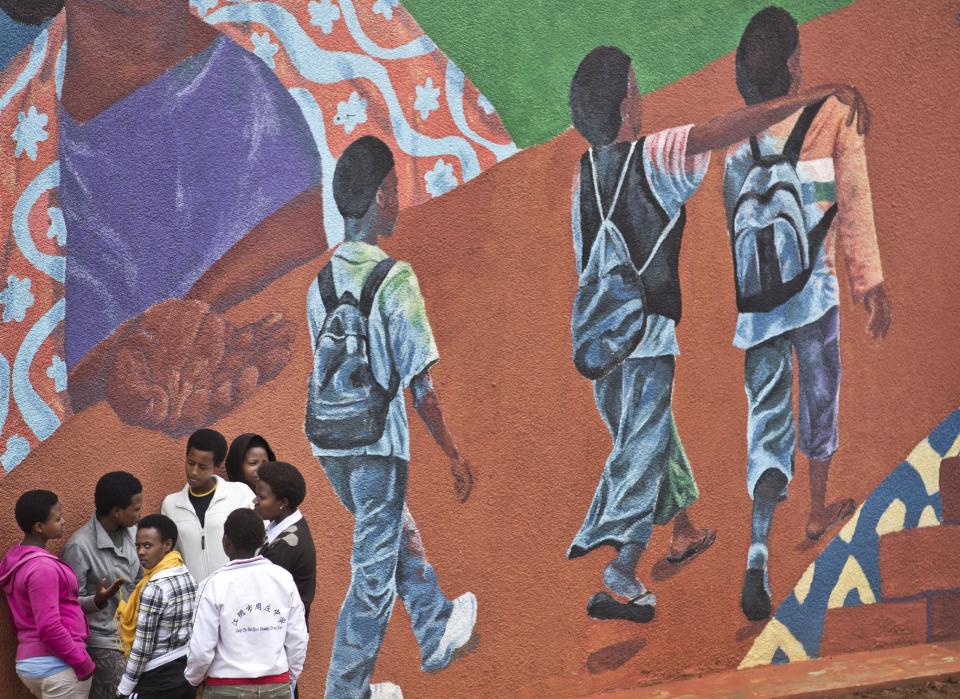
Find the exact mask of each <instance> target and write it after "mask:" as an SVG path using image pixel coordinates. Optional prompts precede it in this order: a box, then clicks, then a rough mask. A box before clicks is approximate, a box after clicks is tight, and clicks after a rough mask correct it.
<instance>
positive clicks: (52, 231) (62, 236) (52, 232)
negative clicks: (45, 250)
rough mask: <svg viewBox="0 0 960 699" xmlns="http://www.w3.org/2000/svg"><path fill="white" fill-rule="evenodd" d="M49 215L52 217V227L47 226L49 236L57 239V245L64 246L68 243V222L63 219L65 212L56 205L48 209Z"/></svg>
mask: <svg viewBox="0 0 960 699" xmlns="http://www.w3.org/2000/svg"><path fill="white" fill-rule="evenodd" d="M47 216H49V217H50V227H49V228H47V238H49V239H51V240H54V239H56V241H57V245H59V246H60V247H63V246H64V245H66V244H67V224H66V222H65V221H64V220H63V212H62V211H60V209H58V208H56V207H52V208H50V209H47Z"/></svg>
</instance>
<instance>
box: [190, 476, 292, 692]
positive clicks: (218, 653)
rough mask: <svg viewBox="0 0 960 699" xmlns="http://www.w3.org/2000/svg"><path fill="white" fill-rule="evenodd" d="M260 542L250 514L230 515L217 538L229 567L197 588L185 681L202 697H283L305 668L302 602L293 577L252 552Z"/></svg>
mask: <svg viewBox="0 0 960 699" xmlns="http://www.w3.org/2000/svg"><path fill="white" fill-rule="evenodd" d="M244 487H246V486H244ZM263 539H264V527H263V520H261V519H260V518H259V517H258V516H257V515H256V514H255V513H254V512H253V511H252V510H246V509H241V510H235V511H234V512H232V513H231V514H230V515H229V516H228V517H227V520H226V522H225V523H224V534H223V548H224V550H225V551H226V552H227V555H228V556H229V558H230V562H229V563H228V564H227V565H225V566H223V567H222V568H220V569H219V570H217V571H216V572H214V573H213V574H212V575H211V576H210V577H209V578H207V579H206V580H205V581H204V583H203V584H201V586H200V591H199V594H198V601H197V612H196V616H195V617H194V622H193V635H192V636H191V637H190V644H189V646H188V649H187V668H186V670H185V671H184V676H185V677H186V678H187V681H188V682H189V683H190V684H191V685H193V686H195V687H196V686H199V685H200V684H202V683H205V687H204V693H203V696H204V699H233V698H234V697H239V696H247V694H242V693H241V692H243V691H247V690H249V689H251V688H253V687H256V693H255V694H250V696H257V697H261V698H263V699H274V698H277V699H289V697H290V693H291V687H292V685H293V683H295V682H296V681H297V678H298V677H299V676H300V672H301V671H302V670H303V663H304V660H305V658H306V655H307V641H308V634H307V624H306V621H305V619H304V613H303V602H302V601H301V600H300V594H299V592H297V586H296V584H295V583H294V582H293V576H291V575H290V573H288V572H287V571H286V570H284V569H283V568H281V567H280V566H277V565H274V564H273V563H271V562H270V561H268V560H267V559H265V558H263V557H262V556H257V555H256V551H257V549H258V548H259V547H260V545H261V544H262V543H263Z"/></svg>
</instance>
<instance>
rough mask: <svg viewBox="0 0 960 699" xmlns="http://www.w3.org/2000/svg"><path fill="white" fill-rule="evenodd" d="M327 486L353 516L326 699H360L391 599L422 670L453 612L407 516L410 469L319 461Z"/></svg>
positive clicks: (382, 461)
mask: <svg viewBox="0 0 960 699" xmlns="http://www.w3.org/2000/svg"><path fill="white" fill-rule="evenodd" d="M322 465H323V470H324V471H326V473H327V477H328V478H329V479H330V483H331V485H333V489H334V491H335V492H336V494H337V497H338V498H340V502H342V503H343V505H344V507H346V508H347V509H348V510H349V511H350V512H351V513H353V515H354V517H355V525H354V531H353V554H352V556H351V559H350V567H351V569H352V575H351V579H350V588H349V589H348V590H347V596H346V598H345V599H344V600H343V606H342V607H341V608H340V616H339V618H338V619H337V630H336V632H335V634H334V640H333V652H332V654H331V658H330V668H329V670H328V672H327V689H326V694H325V697H326V699H366V697H367V696H368V695H369V692H370V678H371V676H372V675H373V668H374V665H375V663H376V660H377V655H378V654H379V653H380V646H381V644H382V643H383V637H384V634H385V633H386V631H387V623H388V622H389V621H390V614H391V612H392V611H393V603H394V598H395V596H396V595H399V596H400V599H401V600H403V604H404V606H405V607H406V608H407V613H408V614H409V615H410V621H411V623H412V625H413V635H414V637H415V638H416V639H417V644H418V645H419V646H420V658H421V666H422V669H424V670H435V669H440V668H441V667H442V666H443V665H444V664H445V662H446V661H447V660H449V659H443V661H444V662H441V663H440V667H431V664H428V662H427V661H428V659H429V660H435V659H433V658H431V655H432V654H433V653H434V651H436V650H437V646H438V645H439V644H440V639H441V638H442V637H443V632H444V629H445V628H446V625H447V620H448V619H449V618H450V612H451V610H452V608H453V605H452V603H451V602H450V601H449V600H448V599H447V598H446V597H445V596H444V595H443V592H441V590H440V586H439V585H438V584H437V577H436V574H435V573H434V571H433V567H432V566H431V565H430V563H428V562H427V558H426V554H425V552H424V548H423V542H422V540H421V539H420V533H419V532H418V531H417V526H416V523H415V522H414V520H413V517H412V516H411V515H410V511H409V510H408V509H407V506H406V503H405V499H406V491H407V472H408V464H407V462H406V461H403V460H400V459H393V458H390V457H383V456H366V455H364V456H341V457H331V456H325V457H323V461H322Z"/></svg>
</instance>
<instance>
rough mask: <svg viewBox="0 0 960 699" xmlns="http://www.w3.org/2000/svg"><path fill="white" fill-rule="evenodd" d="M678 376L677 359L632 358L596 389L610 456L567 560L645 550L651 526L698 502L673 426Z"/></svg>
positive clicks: (695, 487) (681, 447) (687, 464)
mask: <svg viewBox="0 0 960 699" xmlns="http://www.w3.org/2000/svg"><path fill="white" fill-rule="evenodd" d="M675 369H676V360H675V358H674V357H673V356H672V355H663V356H660V357H643V358H635V359H627V360H626V361H624V362H623V363H622V364H620V365H619V366H617V367H616V368H615V369H613V371H611V372H610V373H609V374H607V375H606V376H604V377H603V378H601V379H598V380H597V381H595V382H594V396H595V398H596V401H597V408H598V409H599V411H600V415H601V416H602V417H603V420H604V422H605V423H606V424H607V428H608V429H609V430H610V436H611V438H612V439H613V449H612V450H611V452H610V456H609V457H607V462H606V464H605V465H604V468H603V473H602V474H601V476H600V482H599V483H598V484H597V489H596V492H595V493H594V495H593V501H592V502H591V503H590V509H589V510H588V511H587V515H586V517H585V518H584V521H583V525H582V526H581V527H580V531H579V532H578V533H577V535H576V537H574V540H573V543H572V544H571V545H570V548H569V549H568V551H567V556H568V557H569V558H576V557H577V556H582V555H584V554H586V553H588V552H590V551H592V550H593V549H595V548H597V547H598V546H603V545H610V546H613V547H614V548H616V549H618V550H619V549H620V547H621V546H623V545H624V544H643V545H644V546H646V544H647V542H648V541H649V540H650V535H651V533H652V532H653V525H654V524H666V523H667V522H669V521H670V520H671V519H673V517H674V516H676V515H677V513H679V512H680V511H681V510H684V509H686V508H687V507H689V506H690V505H691V504H693V503H694V502H695V501H696V500H697V498H698V497H699V491H698V490H697V484H696V481H695V480H694V477H693V471H692V469H691V468H690V462H689V461H688V460H687V455H686V454H685V453H684V451H683V445H682V444H681V442H680V437H679V435H678V434H677V428H676V424H675V422H674V419H673V408H672V400H673V375H674V372H675Z"/></svg>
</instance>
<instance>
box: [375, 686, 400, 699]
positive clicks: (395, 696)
mask: <svg viewBox="0 0 960 699" xmlns="http://www.w3.org/2000/svg"><path fill="white" fill-rule="evenodd" d="M370 699H403V692H401V691H400V687H398V686H397V685H395V684H394V683H393V682H377V684H372V685H370Z"/></svg>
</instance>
